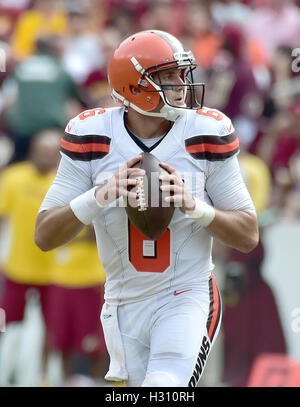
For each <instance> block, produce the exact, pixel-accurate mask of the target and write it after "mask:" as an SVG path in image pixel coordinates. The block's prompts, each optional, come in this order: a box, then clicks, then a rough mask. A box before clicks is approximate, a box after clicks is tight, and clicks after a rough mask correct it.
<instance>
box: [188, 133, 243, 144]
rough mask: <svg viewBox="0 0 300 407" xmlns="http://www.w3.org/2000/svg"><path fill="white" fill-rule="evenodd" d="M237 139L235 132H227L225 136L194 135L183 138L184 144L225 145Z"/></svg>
mask: <svg viewBox="0 0 300 407" xmlns="http://www.w3.org/2000/svg"><path fill="white" fill-rule="evenodd" d="M236 139H238V137H237V135H236V134H235V133H231V134H228V135H227V136H222V137H220V136H204V135H203V136H194V137H191V138H188V139H187V140H185V145H186V146H193V145H197V144H203V143H205V144H213V145H226V144H230V143H232V142H233V141H235V140H236Z"/></svg>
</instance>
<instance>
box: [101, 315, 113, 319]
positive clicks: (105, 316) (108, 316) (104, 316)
mask: <svg viewBox="0 0 300 407" xmlns="http://www.w3.org/2000/svg"><path fill="white" fill-rule="evenodd" d="M111 316H112V315H103V319H108V318H110V317H111Z"/></svg>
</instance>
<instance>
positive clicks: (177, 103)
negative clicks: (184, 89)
mask: <svg viewBox="0 0 300 407" xmlns="http://www.w3.org/2000/svg"><path fill="white" fill-rule="evenodd" d="M172 105H173V106H175V107H186V103H185V101H184V100H183V99H175V100H174V101H173V103H172Z"/></svg>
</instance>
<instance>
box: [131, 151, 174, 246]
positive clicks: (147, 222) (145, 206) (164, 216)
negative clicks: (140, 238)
mask: <svg viewBox="0 0 300 407" xmlns="http://www.w3.org/2000/svg"><path fill="white" fill-rule="evenodd" d="M141 155H142V159H141V161H139V162H138V163H137V164H135V165H134V166H133V168H134V167H136V168H142V169H144V170H145V172H146V173H145V175H144V176H142V177H139V181H140V183H139V185H138V186H137V187H134V188H133V189H132V191H134V192H138V199H136V200H135V199H129V200H128V201H127V206H126V212H127V216H128V218H129V220H130V221H131V222H132V223H133V225H134V226H135V227H136V228H137V229H138V230H139V231H140V232H141V233H142V234H143V235H144V236H146V237H147V238H149V239H152V240H157V239H158V238H159V237H160V236H161V235H162V234H163V233H164V232H165V231H166V229H167V227H168V225H169V223H170V221H171V219H172V216H173V213H174V209H175V208H174V206H173V204H170V203H169V202H165V201H164V198H165V196H169V195H170V193H169V192H163V191H161V189H160V186H161V185H162V181H161V180H160V179H159V176H160V175H161V174H164V173H167V171H166V170H165V169H163V168H162V167H161V166H160V165H159V163H160V161H159V160H158V159H157V158H156V157H155V156H154V155H153V154H151V153H147V152H144V153H142V154H141Z"/></svg>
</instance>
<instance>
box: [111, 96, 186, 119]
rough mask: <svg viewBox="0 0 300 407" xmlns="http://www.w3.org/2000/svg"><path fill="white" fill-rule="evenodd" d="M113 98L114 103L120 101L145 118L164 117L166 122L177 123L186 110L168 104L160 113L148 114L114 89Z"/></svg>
mask: <svg viewBox="0 0 300 407" xmlns="http://www.w3.org/2000/svg"><path fill="white" fill-rule="evenodd" d="M111 96H112V98H113V99H114V101H116V102H118V101H120V102H122V103H123V105H124V106H126V107H131V108H132V109H134V110H135V111H136V112H138V113H141V114H143V115H145V116H152V117H163V118H164V119H166V120H170V121H172V122H175V120H177V119H178V118H179V117H181V116H183V115H184V109H181V108H177V107H172V106H169V105H167V104H164V106H163V107H162V108H161V109H160V111H159V112H146V111H145V110H142V109H140V108H139V107H138V106H136V105H135V104H134V103H131V102H129V100H127V99H125V98H124V97H123V96H121V95H120V94H119V93H117V92H116V91H115V90H114V89H113V90H112V93H111Z"/></svg>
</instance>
